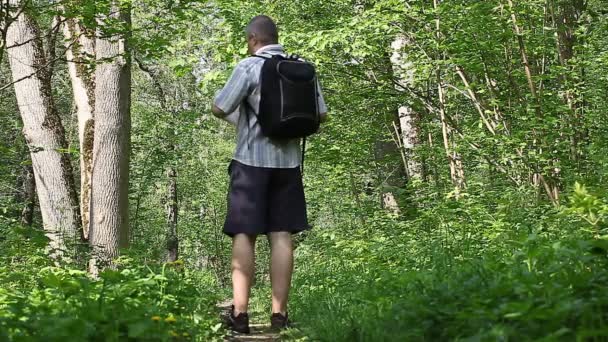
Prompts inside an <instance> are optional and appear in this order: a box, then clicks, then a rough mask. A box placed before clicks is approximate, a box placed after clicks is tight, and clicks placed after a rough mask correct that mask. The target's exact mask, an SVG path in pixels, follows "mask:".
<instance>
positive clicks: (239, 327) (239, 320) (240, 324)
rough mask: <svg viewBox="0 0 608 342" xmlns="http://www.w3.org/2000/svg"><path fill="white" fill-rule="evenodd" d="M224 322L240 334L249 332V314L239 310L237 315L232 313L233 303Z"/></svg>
mask: <svg viewBox="0 0 608 342" xmlns="http://www.w3.org/2000/svg"><path fill="white" fill-rule="evenodd" d="M225 323H226V325H227V326H228V328H230V329H231V330H232V331H236V332H238V333H241V334H249V332H250V330H249V315H248V314H247V313H246V312H241V313H240V314H238V315H237V316H235V315H234V305H233V306H232V307H231V309H230V312H229V313H228V314H227V315H226V317H225Z"/></svg>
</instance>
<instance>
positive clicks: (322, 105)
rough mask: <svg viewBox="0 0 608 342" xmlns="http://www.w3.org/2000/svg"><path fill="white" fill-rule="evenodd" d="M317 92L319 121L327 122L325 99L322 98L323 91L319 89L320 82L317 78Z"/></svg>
mask: <svg viewBox="0 0 608 342" xmlns="http://www.w3.org/2000/svg"><path fill="white" fill-rule="evenodd" d="M317 93H318V94H319V97H318V99H319V113H320V114H319V118H320V119H321V123H325V122H327V120H328V118H329V116H327V105H326V104H325V99H324V98H323V92H322V91H321V84H320V83H319V80H317Z"/></svg>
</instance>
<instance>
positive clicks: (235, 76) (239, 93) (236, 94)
mask: <svg viewBox="0 0 608 342" xmlns="http://www.w3.org/2000/svg"><path fill="white" fill-rule="evenodd" d="M248 76H249V75H248V73H247V70H246V69H245V68H244V67H243V66H242V65H241V64H239V65H237V66H236V68H234V71H233V72H232V75H231V76H230V78H229V79H228V82H226V85H225V86H224V88H222V90H221V91H220V92H219V93H218V94H217V95H216V96H215V100H214V102H213V106H211V112H212V113H213V115H214V116H215V117H217V118H220V119H224V120H226V118H227V117H228V115H229V113H233V112H234V111H235V110H236V108H237V107H238V106H239V105H240V104H241V103H242V102H243V101H244V100H246V98H247V96H248V95H249V86H250V81H249V77H248ZM229 122H230V121H229Z"/></svg>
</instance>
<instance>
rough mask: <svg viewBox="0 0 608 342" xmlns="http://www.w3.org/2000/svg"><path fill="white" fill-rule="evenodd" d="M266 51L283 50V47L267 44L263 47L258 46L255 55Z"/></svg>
mask: <svg viewBox="0 0 608 342" xmlns="http://www.w3.org/2000/svg"><path fill="white" fill-rule="evenodd" d="M267 50H283V46H282V45H281V44H278V43H277V44H267V45H264V46H260V47H259V48H257V49H256V50H255V55H257V54H258V53H261V52H264V51H267Z"/></svg>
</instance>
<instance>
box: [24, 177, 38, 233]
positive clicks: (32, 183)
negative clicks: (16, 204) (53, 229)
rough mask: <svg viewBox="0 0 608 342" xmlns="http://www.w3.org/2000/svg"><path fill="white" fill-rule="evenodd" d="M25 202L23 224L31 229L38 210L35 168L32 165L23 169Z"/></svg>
mask: <svg viewBox="0 0 608 342" xmlns="http://www.w3.org/2000/svg"><path fill="white" fill-rule="evenodd" d="M23 201H24V202H25V203H24V205H23V210H22V211H21V224H22V225H24V226H28V227H31V226H32V224H33V223H34V210H35V209H36V180H35V178H34V168H33V167H32V166H30V165H28V166H24V167H23Z"/></svg>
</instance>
